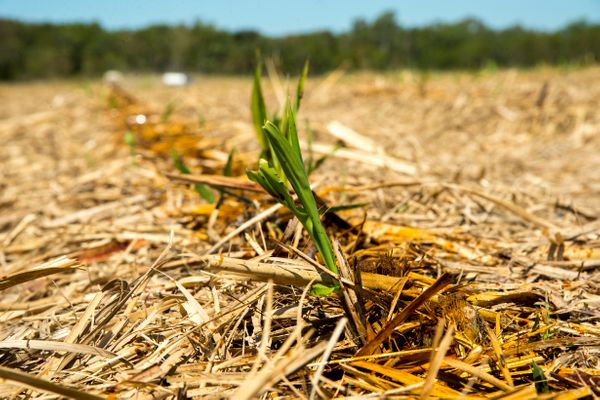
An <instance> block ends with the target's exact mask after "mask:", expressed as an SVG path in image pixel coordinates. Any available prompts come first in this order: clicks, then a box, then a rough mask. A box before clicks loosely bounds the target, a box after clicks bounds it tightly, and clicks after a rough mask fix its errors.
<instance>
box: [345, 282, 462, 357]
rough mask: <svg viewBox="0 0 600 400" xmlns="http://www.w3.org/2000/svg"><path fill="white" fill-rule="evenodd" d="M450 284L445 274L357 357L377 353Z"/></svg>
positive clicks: (390, 322) (401, 312)
mask: <svg viewBox="0 0 600 400" xmlns="http://www.w3.org/2000/svg"><path fill="white" fill-rule="evenodd" d="M449 284H450V274H448V273H445V274H443V275H442V276H440V277H439V278H438V279H437V280H436V281H435V283H433V284H432V285H431V286H430V287H428V288H427V289H425V291H423V293H421V295H419V296H418V297H417V298H416V299H414V300H413V301H412V302H410V304H409V305H407V306H406V307H405V308H403V309H402V311H400V312H399V313H398V314H396V316H395V317H394V318H393V319H392V320H391V321H389V322H388V323H387V324H386V325H385V326H384V327H383V328H382V329H381V330H380V331H379V332H377V335H375V337H374V338H373V339H371V340H370V341H369V342H368V343H367V344H366V345H364V346H363V347H362V348H361V349H360V350H359V351H358V353H357V354H356V355H357V356H366V355H369V354H373V353H374V352H375V351H377V348H378V347H379V346H380V345H381V344H382V343H383V341H384V340H386V339H387V338H388V337H389V336H390V335H391V333H392V332H393V331H394V329H396V327H397V326H398V325H400V324H401V323H402V322H404V321H405V320H406V319H407V318H408V317H409V316H410V315H411V314H412V313H414V312H415V311H416V310H417V309H418V308H419V307H421V306H422V305H423V304H424V303H425V302H426V301H427V300H429V299H431V298H432V297H433V296H435V295H436V294H438V293H439V292H441V291H442V290H443V289H444V288H445V287H446V286H448V285H449Z"/></svg>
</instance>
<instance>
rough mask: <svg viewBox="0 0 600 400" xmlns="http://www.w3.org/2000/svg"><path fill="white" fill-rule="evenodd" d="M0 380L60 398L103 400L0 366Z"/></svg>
mask: <svg viewBox="0 0 600 400" xmlns="http://www.w3.org/2000/svg"><path fill="white" fill-rule="evenodd" d="M0 378H1V379H4V380H7V381H10V382H15V383H20V384H21V385H24V386H27V387H29V388H31V389H34V390H40V391H43V392H47V393H54V394H57V395H60V396H64V397H67V398H69V399H76V400H105V399H106V398H105V397H103V396H98V395H95V394H91V393H86V392H84V391H81V390H77V389H72V388H68V387H65V386H61V385H57V384H56V383H53V382H50V381H47V380H44V379H40V378H38V377H36V376H33V375H31V374H26V373H24V372H21V371H16V370H13V369H10V368H6V367H1V366H0Z"/></svg>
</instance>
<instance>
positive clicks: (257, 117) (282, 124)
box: [250, 61, 308, 171]
mask: <svg viewBox="0 0 600 400" xmlns="http://www.w3.org/2000/svg"><path fill="white" fill-rule="evenodd" d="M307 75H308V61H307V62H306V63H305V64H304V68H302V73H301V74H300V78H299V79H298V84H297V86H296V94H295V96H294V102H293V104H292V109H293V111H294V113H298V110H299V109H300V103H301V101H302V96H303V95H304V82H305V81H306V77H307ZM261 77H262V69H261V68H260V63H259V64H258V65H257V66H256V68H255V70H254V83H253V85H252V96H251V98H250V110H251V111H252V122H253V124H254V130H255V131H256V138H257V139H258V143H259V144H260V148H261V155H260V157H261V158H262V159H265V160H267V161H269V162H270V163H272V164H273V166H274V168H275V169H276V170H278V171H281V168H280V167H279V161H278V160H277V158H276V154H275V152H273V151H272V148H271V146H270V142H269V140H268V139H267V137H266V136H267V133H266V132H265V123H266V122H267V119H268V117H267V115H268V112H267V106H266V104H265V98H264V95H263V91H262V83H261ZM288 105H289V101H288V102H287V104H286V105H285V107H284V112H283V114H282V115H277V114H274V115H273V117H272V118H271V121H272V123H274V124H275V125H276V126H277V127H278V129H279V131H280V132H284V133H285V132H288V129H287V127H286V125H287V116H286V115H287V114H286V111H285V110H286V109H287V108H288Z"/></svg>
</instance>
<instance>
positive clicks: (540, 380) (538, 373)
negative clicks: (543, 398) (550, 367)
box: [531, 361, 550, 394]
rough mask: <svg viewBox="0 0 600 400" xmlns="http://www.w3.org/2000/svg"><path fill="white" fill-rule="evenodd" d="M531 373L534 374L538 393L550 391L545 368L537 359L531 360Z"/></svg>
mask: <svg viewBox="0 0 600 400" xmlns="http://www.w3.org/2000/svg"><path fill="white" fill-rule="evenodd" d="M531 374H532V375H533V382H534V384H535V390H536V392H537V393H538V394H541V393H548V392H550V387H548V380H547V379H546V375H545V374H544V370H543V369H541V368H540V366H539V365H537V363H536V362H535V361H531Z"/></svg>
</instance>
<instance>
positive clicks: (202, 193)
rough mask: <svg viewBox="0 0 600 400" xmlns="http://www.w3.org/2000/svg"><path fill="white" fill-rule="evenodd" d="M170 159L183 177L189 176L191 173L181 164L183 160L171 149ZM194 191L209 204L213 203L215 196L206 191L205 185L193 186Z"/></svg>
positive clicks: (197, 184)
mask: <svg viewBox="0 0 600 400" xmlns="http://www.w3.org/2000/svg"><path fill="white" fill-rule="evenodd" d="M171 158H172V159H173V164H175V168H177V170H178V171H179V172H181V173H182V174H185V175H189V174H191V171H190V170H189V168H188V167H187V165H185V163H184V162H183V158H181V156H180V155H179V153H178V152H177V150H176V149H175V148H173V151H172V152H171ZM194 190H195V191H196V193H198V194H199V195H200V197H202V198H203V199H204V200H206V201H207V202H209V203H210V204H213V203H214V202H215V196H214V195H213V193H212V192H211V191H210V190H208V188H207V187H206V186H205V185H202V184H200V183H196V184H195V185H194Z"/></svg>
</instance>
